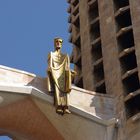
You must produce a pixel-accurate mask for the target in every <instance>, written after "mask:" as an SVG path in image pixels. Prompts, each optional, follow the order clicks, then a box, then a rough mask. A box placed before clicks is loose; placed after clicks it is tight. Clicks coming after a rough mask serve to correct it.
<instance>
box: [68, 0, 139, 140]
mask: <svg viewBox="0 0 140 140" xmlns="http://www.w3.org/2000/svg"><path fill="white" fill-rule="evenodd" d="M68 3H69V7H68V13H69V18H68V22H69V23H70V27H69V32H70V34H71V35H70V38H69V41H70V42H71V43H72V44H73V52H72V55H71V61H72V63H74V64H75V70H76V71H77V73H78V75H77V77H76V78H75V79H74V84H75V85H76V86H79V87H81V88H84V89H87V90H91V91H96V92H99V93H102V94H111V95H113V96H114V98H116V108H115V112H116V117H118V118H119V120H120V128H119V130H118V131H119V137H118V138H119V139H121V140H124V139H129V140H131V139H132V140H138V139H139V137H138V130H140V122H139V118H140V113H139V112H140V82H139V81H140V16H139V13H140V7H139V3H140V1H139V0H107V1H106V0H68Z"/></svg>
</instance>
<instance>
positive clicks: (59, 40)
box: [54, 37, 63, 49]
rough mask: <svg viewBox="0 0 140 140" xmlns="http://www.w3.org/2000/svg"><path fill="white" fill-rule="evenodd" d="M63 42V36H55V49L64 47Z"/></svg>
mask: <svg viewBox="0 0 140 140" xmlns="http://www.w3.org/2000/svg"><path fill="white" fill-rule="evenodd" d="M62 43H63V40H62V38H59V37H57V38H55V39H54V47H55V49H61V48H62Z"/></svg>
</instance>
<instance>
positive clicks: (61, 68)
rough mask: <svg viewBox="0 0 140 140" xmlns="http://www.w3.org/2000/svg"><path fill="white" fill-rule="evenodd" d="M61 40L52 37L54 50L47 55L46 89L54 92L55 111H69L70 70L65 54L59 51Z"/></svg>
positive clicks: (67, 57)
mask: <svg viewBox="0 0 140 140" xmlns="http://www.w3.org/2000/svg"><path fill="white" fill-rule="evenodd" d="M62 42H63V40H62V39H61V38H55V39H54V49H55V50H54V52H50V53H49V55H48V70H47V72H48V91H49V92H53V93H54V104H55V107H56V112H57V113H62V114H64V113H70V111H69V108H68V105H69V103H68V96H69V93H70V91H71V76H72V75H71V74H72V73H71V70H70V61H69V56H68V55H67V54H63V53H61V48H62Z"/></svg>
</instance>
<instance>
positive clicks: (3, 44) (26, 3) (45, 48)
mask: <svg viewBox="0 0 140 140" xmlns="http://www.w3.org/2000/svg"><path fill="white" fill-rule="evenodd" d="M67 7H68V4H67V2H66V0H0V65H4V66H8V67H12V68H16V69H20V70H24V71H27V72H31V73H35V74H36V75H39V76H41V77H45V76H46V68H47V61H46V60H47V54H48V53H49V52H50V51H53V38H55V37H57V36H59V37H62V38H63V39H64V43H63V49H62V51H63V52H67V53H68V54H70V53H71V50H72V47H71V44H70V43H68V38H69V34H68V27H69V24H68V23H67V21H68V20H67V19H68V14H67ZM0 140H8V139H7V138H5V137H0Z"/></svg>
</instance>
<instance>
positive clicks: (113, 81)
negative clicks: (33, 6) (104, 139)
mask: <svg viewBox="0 0 140 140" xmlns="http://www.w3.org/2000/svg"><path fill="white" fill-rule="evenodd" d="M113 2H114V1H113V0H108V1H105V0H104V1H101V0H99V1H98V4H99V16H100V29H101V42H102V54H103V64H104V73H105V74H104V75H105V83H106V91H107V93H108V94H112V95H115V97H116V99H117V100H116V101H117V102H116V108H115V112H116V117H117V118H119V120H120V122H123V123H121V126H120V127H119V130H118V138H117V139H118V140H124V139H125V136H124V131H125V129H124V126H125V108H124V102H123V101H124V99H123V92H124V90H123V85H122V75H121V72H122V71H121V67H120V61H119V57H118V44H117V37H116V36H117V34H116V23H115V14H114V10H115V9H114V3H113Z"/></svg>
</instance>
